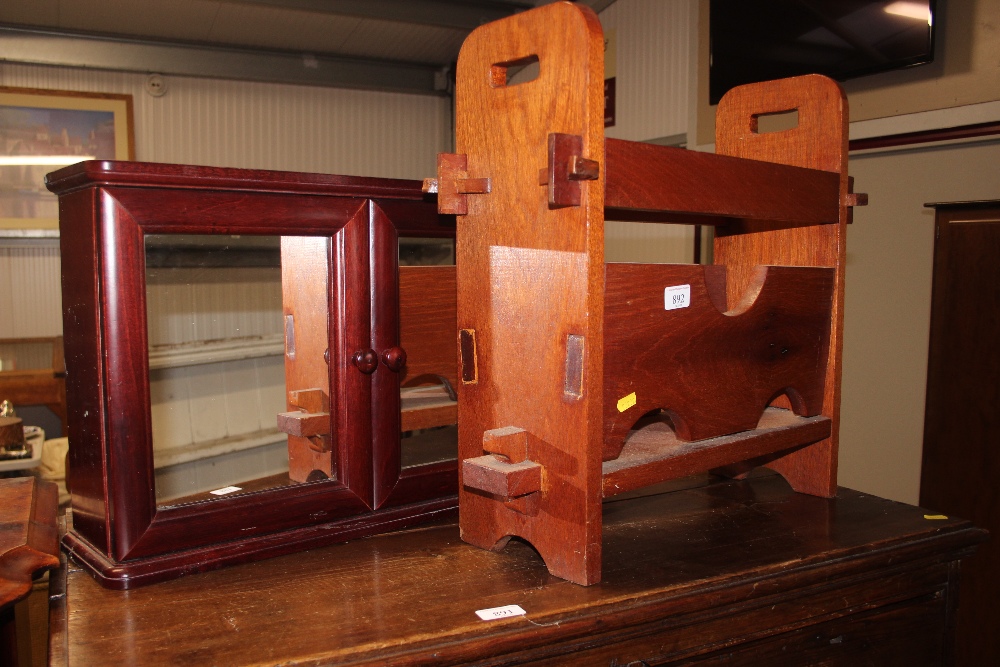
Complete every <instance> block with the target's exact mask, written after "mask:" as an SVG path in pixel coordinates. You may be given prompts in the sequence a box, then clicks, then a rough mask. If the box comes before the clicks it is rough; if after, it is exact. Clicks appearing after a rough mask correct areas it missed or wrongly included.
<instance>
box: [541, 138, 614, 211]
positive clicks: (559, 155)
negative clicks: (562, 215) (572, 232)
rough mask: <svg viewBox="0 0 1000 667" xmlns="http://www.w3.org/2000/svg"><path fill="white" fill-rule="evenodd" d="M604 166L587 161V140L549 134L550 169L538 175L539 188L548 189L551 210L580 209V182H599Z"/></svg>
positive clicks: (543, 170)
mask: <svg viewBox="0 0 1000 667" xmlns="http://www.w3.org/2000/svg"><path fill="white" fill-rule="evenodd" d="M600 176H601V165H600V163H598V162H597V161H596V160H588V159H587V158H585V157H583V137H581V136H580V135H577V134H563V133H561V132H552V133H550V134H549V146H548V166H547V167H546V168H545V169H542V170H541V172H539V175H538V184H539V185H547V186H548V202H549V207H550V208H562V207H565V206H579V205H580V181H595V180H597V179H598V178H600Z"/></svg>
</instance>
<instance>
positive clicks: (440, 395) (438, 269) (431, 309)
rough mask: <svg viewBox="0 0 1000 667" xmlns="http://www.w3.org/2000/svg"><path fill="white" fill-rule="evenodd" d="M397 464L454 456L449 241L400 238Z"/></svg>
mask: <svg viewBox="0 0 1000 667" xmlns="http://www.w3.org/2000/svg"><path fill="white" fill-rule="evenodd" d="M399 263H400V268H399V314H400V334H399V336H400V345H401V346H402V347H403V349H405V350H406V353H407V361H406V368H405V370H404V372H403V375H402V377H401V378H400V380H401V382H400V384H401V387H400V405H401V409H402V415H401V417H402V418H401V422H402V434H401V438H400V447H401V466H402V467H403V468H404V469H405V468H410V467H413V466H419V465H426V464H429V463H439V462H441V461H450V460H456V459H457V458H458V426H457V421H458V419H457V418H458V404H457V402H456V397H455V383H456V382H457V377H456V376H457V365H458V362H457V353H456V343H455V332H456V331H457V329H458V327H457V319H456V308H457V303H456V299H457V285H456V282H455V243H454V240H453V239H448V238H445V239H441V238H405V237H404V238H401V239H400V240H399Z"/></svg>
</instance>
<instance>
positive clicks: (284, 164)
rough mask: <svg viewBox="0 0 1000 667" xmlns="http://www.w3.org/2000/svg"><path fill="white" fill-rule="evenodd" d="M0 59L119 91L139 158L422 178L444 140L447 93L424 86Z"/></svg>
mask: <svg viewBox="0 0 1000 667" xmlns="http://www.w3.org/2000/svg"><path fill="white" fill-rule="evenodd" d="M145 81H146V77H145V76H144V75H142V74H133V73H126V72H105V71H94V70H83V69H75V68H62V67H44V66H34V65H19V64H12V63H0V85H3V86H21V87H27V88H51V89H57V90H78V91H87V92H105V93H125V94H130V95H132V98H133V102H134V104H135V138H136V141H135V143H136V159H139V160H143V161H150V162H175V163H183V164H199V165H212V166H222V167H244V168H252V169H281V170H289V171H308V172H317V173H332V174H350V175H356V176H384V177H389V178H424V177H426V176H430V175H433V173H434V171H435V164H436V162H435V156H436V155H437V153H438V152H439V151H442V150H446V149H447V148H448V146H449V145H450V138H449V136H448V132H449V129H448V113H449V111H448V104H449V103H448V100H447V99H445V98H440V97H432V96H426V95H407V94H402V93H381V92H372V91H357V90H345V89H339V88H321V87H309V86H290V85H280V84H266V83H252V82H245V81H222V80H215V79H199V78H194V77H173V76H171V77H166V83H167V94H166V95H164V96H163V97H159V98H155V97H151V96H150V95H148V94H147V93H146V92H145V89H144V84H145Z"/></svg>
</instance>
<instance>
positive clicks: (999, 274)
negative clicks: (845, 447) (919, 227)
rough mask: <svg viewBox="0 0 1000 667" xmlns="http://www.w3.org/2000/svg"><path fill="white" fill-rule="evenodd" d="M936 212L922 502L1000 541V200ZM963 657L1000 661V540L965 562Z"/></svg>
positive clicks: (974, 661) (939, 208)
mask: <svg viewBox="0 0 1000 667" xmlns="http://www.w3.org/2000/svg"><path fill="white" fill-rule="evenodd" d="M932 206H934V208H935V210H936V216H935V236H934V238H935V242H934V283H933V292H932V297H931V336H930V352H929V355H928V364H927V405H926V410H925V417H924V450H923V466H922V468H921V474H920V503H921V504H922V505H924V506H925V507H929V508H931V509H933V510H936V511H940V512H944V513H947V514H954V515H956V516H962V517H968V518H969V519H970V520H971V521H973V522H974V523H975V524H976V525H977V526H981V527H983V528H986V529H987V530H989V531H990V532H991V533H992V534H993V535H994V536H996V535H1000V493H997V487H998V485H1000V451H998V450H1000V382H998V381H997V378H1000V344H998V341H1000V319H998V313H1000V202H997V201H992V202H991V201H980V202H950V203H942V204H932ZM961 582H962V606H961V607H960V608H959V611H958V618H957V624H958V629H957V634H958V639H957V656H958V663H959V664H962V665H992V664H998V663H1000V634H998V633H997V628H1000V606H998V605H997V600H998V599H1000V542H998V540H997V539H996V537H994V539H992V540H990V541H989V542H988V543H987V544H984V545H983V546H982V547H981V548H980V550H979V551H978V552H977V553H976V555H975V557H974V558H970V559H969V560H968V561H967V562H965V563H963V564H962V577H961Z"/></svg>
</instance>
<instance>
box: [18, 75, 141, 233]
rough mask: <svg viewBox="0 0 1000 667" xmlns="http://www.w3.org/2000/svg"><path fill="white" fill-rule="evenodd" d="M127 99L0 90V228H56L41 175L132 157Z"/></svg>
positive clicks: (54, 204)
mask: <svg viewBox="0 0 1000 667" xmlns="http://www.w3.org/2000/svg"><path fill="white" fill-rule="evenodd" d="M134 145H135V140H134V134H133V129H132V96H131V95H111V94H102V93H80V92H71V91H59V90H36V89H33V88H5V87H0V230H3V229H58V228H59V202H58V200H57V199H56V196H55V195H54V194H52V193H51V192H49V191H48V190H46V188H45V174H47V173H49V172H51V171H55V170H56V169H60V168H62V167H65V166H66V165H69V164H74V163H76V162H82V161H83V160H95V159H97V160H132V159H135V148H134Z"/></svg>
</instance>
